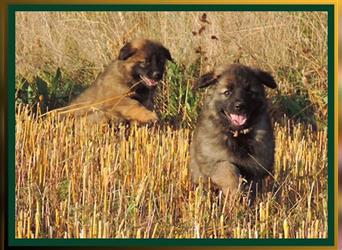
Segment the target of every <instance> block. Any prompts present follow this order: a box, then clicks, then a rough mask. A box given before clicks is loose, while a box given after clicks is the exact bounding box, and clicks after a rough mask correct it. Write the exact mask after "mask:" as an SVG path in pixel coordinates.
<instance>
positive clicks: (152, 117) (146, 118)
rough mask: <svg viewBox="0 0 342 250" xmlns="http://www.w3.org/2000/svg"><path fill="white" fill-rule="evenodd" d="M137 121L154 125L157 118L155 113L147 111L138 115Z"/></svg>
mask: <svg viewBox="0 0 342 250" xmlns="http://www.w3.org/2000/svg"><path fill="white" fill-rule="evenodd" d="M137 120H138V121H139V122H141V123H155V122H157V121H158V116H157V114H156V113H155V112H153V111H149V110H147V111H146V112H144V113H142V114H140V115H139V118H138V119H137Z"/></svg>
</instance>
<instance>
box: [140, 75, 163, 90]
mask: <svg viewBox="0 0 342 250" xmlns="http://www.w3.org/2000/svg"><path fill="white" fill-rule="evenodd" d="M139 76H140V78H141V79H142V80H143V81H144V83H145V84H146V85H147V86H149V87H154V86H156V85H157V84H158V80H154V79H151V78H148V77H146V76H143V75H139Z"/></svg>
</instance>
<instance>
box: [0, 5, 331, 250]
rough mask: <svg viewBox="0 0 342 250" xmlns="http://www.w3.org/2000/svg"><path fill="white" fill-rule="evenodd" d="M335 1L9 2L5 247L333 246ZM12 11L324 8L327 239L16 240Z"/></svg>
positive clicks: (288, 9) (311, 9)
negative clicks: (104, 3)
mask: <svg viewBox="0 0 342 250" xmlns="http://www.w3.org/2000/svg"><path fill="white" fill-rule="evenodd" d="M335 8H336V6H335V5H334V4H273V5H270V4H262V5H261V4H260V5H259V4H251V5H249V4H248V5H243V4H216V5H208V4H111V5H93V4H89V5H75V4H73V5H65V4H63V5H56V4H54V5H39V4H37V5H23V4H10V5H8V9H7V13H8V90H7V91H8V120H7V126H8V130H7V136H8V145H7V147H8V155H7V156H8V165H7V168H8V169H7V170H8V176H7V177H8V187H7V188H8V193H7V194H8V208H7V209H8V218H7V229H8V231H7V235H8V245H9V246H101V247H102V246H106V247H108V246H334V239H335V233H337V232H334V228H335V223H336V222H335V213H334V205H335V204H334V195H335V190H334V185H335V176H334V154H335V149H334V146H335V143H334V142H335V138H334V131H335V128H334V126H335V125H334V114H335V112H334V85H335V75H334V71H335V47H334V45H335V22H334V20H335V13H336V10H335ZM16 11H322V12H327V14H328V238H327V239H16V238H15V13H16Z"/></svg>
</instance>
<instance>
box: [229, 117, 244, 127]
mask: <svg viewBox="0 0 342 250" xmlns="http://www.w3.org/2000/svg"><path fill="white" fill-rule="evenodd" d="M230 119H231V120H232V122H233V124H234V125H235V126H242V125H244V124H245V123H246V120H247V117H246V116H245V115H235V114H230Z"/></svg>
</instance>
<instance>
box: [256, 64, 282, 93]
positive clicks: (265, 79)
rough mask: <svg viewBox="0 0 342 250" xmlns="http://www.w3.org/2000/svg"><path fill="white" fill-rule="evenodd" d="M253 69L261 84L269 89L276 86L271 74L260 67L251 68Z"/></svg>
mask: <svg viewBox="0 0 342 250" xmlns="http://www.w3.org/2000/svg"><path fill="white" fill-rule="evenodd" d="M253 71H254V74H255V75H256V77H257V78H258V79H259V80H260V82H261V83H262V84H264V85H265V86H267V87H269V88H271V89H275V88H276V87H277V83H276V82H275V80H274V78H273V76H271V74H270V73H268V72H266V71H263V70H260V69H253Z"/></svg>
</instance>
